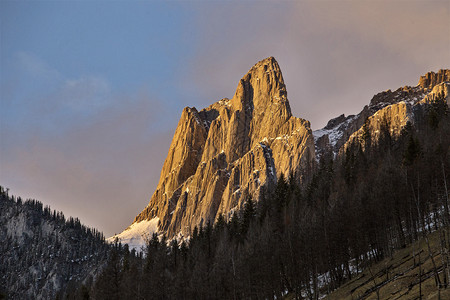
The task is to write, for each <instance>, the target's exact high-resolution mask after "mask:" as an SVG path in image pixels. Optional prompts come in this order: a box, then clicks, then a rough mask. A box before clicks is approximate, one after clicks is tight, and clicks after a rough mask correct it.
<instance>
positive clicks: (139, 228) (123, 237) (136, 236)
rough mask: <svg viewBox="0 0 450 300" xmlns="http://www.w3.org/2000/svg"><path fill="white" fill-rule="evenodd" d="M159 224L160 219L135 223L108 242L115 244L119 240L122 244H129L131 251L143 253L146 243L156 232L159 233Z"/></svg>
mask: <svg viewBox="0 0 450 300" xmlns="http://www.w3.org/2000/svg"><path fill="white" fill-rule="evenodd" d="M158 223H159V218H158V217H155V218H153V219H151V220H144V221H141V222H139V223H133V224H131V226H130V227H128V228H127V229H125V230H124V231H123V232H122V233H119V234H116V235H114V236H112V237H110V238H108V239H107V240H106V241H107V242H109V243H114V240H115V239H116V238H118V239H119V241H120V242H121V243H122V244H128V247H129V248H130V250H131V249H136V251H138V252H139V251H142V248H143V247H145V245H146V241H147V240H148V239H149V238H151V236H152V234H153V233H154V232H157V231H158Z"/></svg>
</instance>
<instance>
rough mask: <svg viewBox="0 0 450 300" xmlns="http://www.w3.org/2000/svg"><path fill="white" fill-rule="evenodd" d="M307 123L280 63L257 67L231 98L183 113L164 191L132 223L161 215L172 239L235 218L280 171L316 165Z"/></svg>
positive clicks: (268, 61) (161, 227)
mask: <svg viewBox="0 0 450 300" xmlns="http://www.w3.org/2000/svg"><path fill="white" fill-rule="evenodd" d="M314 157H315V155H314V140H313V137H312V134H311V129H310V124H309V122H308V121H306V120H303V119H299V118H295V117H293V116H292V114H291V109H290V106H289V102H288V99H287V93H286V86H285V84H284V80H283V75H282V74H281V70H280V66H279V65H278V63H277V61H276V60H275V58H273V57H269V58H266V59H264V60H261V61H260V62H258V63H257V64H255V65H254V66H253V67H252V68H251V69H250V70H249V71H248V73H247V74H245V75H244V76H243V77H242V79H241V80H240V81H239V83H238V87H237V89H236V92H235V94H234V96H233V98H232V99H230V100H229V99H226V98H225V99H222V100H220V101H218V102H216V103H214V104H212V105H211V106H209V107H207V108H205V109H203V110H201V111H200V112H198V111H197V110H196V109H195V108H189V107H187V108H185V109H184V110H183V112H182V115H181V118H180V121H179V123H178V127H177V129H176V131H175V134H174V137H173V140H172V143H171V146H170V149H169V152H168V155H167V158H166V160H165V162H164V166H163V168H162V171H161V176H160V180H159V184H158V187H157V189H156V191H155V192H154V194H153V196H152V198H151V199H150V203H149V204H148V206H147V207H146V208H145V209H144V210H143V211H142V212H141V213H140V214H139V215H138V216H137V217H136V218H135V220H134V222H141V221H145V220H155V219H156V218H159V220H160V224H159V227H158V230H159V231H160V232H164V233H166V234H167V235H168V236H169V237H173V236H174V235H176V234H179V233H181V234H183V235H188V234H189V232H190V231H191V230H192V229H193V228H194V226H198V225H205V224H206V222H208V221H210V222H214V220H215V219H216V218H217V217H218V215H219V214H224V215H226V216H230V214H231V213H232V212H233V211H235V210H236V209H239V208H240V207H241V206H242V205H243V203H244V201H245V199H246V197H247V196H251V197H252V198H253V199H255V200H258V199H259V195H260V191H261V188H262V187H264V186H270V185H273V184H274V183H275V182H276V180H277V176H279V175H280V174H281V173H284V174H289V173H291V172H296V173H297V174H298V176H299V177H300V174H301V173H302V172H303V173H304V172H306V170H308V169H310V168H311V167H312V164H313V163H314Z"/></svg>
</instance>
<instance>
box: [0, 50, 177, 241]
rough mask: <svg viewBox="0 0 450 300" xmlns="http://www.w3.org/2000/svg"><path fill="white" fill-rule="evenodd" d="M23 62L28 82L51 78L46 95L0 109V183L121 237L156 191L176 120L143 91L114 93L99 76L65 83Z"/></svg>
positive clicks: (38, 64) (41, 66) (42, 66)
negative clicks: (43, 76) (0, 115)
mask: <svg viewBox="0 0 450 300" xmlns="http://www.w3.org/2000/svg"><path fill="white" fill-rule="evenodd" d="M22 56H23V57H27V58H29V57H32V58H33V59H32V60H31V59H30V60H29V61H32V62H36V63H27V64H26V65H27V66H28V68H27V69H26V70H27V72H29V73H32V75H33V76H34V75H36V76H37V75H38V74H58V76H53V77H52V76H48V77H47V78H46V80H45V81H46V82H47V83H48V85H51V86H52V87H53V88H52V89H50V90H48V91H47V92H45V91H42V93H40V94H39V95H38V97H32V96H33V91H36V89H31V90H30V91H29V94H30V95H29V97H28V96H22V97H16V98H14V101H9V103H8V105H7V106H6V110H5V111H4V113H5V114H8V113H9V112H11V115H14V116H15V117H14V118H2V120H1V127H2V131H1V146H0V148H1V151H0V153H1V155H0V165H1V167H0V182H1V184H2V185H6V186H8V187H9V188H11V191H12V192H13V193H15V194H17V195H22V196H23V197H33V198H37V199H39V200H41V201H43V202H44V203H45V204H47V205H51V207H52V208H53V209H58V210H62V211H63V212H64V213H65V214H66V215H72V216H78V217H81V219H82V221H83V222H85V223H86V224H88V225H90V226H94V227H96V228H98V229H100V230H103V231H104V232H105V234H106V235H112V234H114V233H116V232H117V233H118V232H121V231H122V230H123V229H124V228H126V226H128V225H129V224H130V223H131V221H132V219H133V218H134V216H136V215H137V214H138V213H139V212H140V211H141V210H142V208H143V207H144V206H145V205H146V204H147V202H148V201H149V199H150V196H151V193H152V192H153V190H154V189H155V188H156V184H157V182H158V179H159V172H160V170H161V168H162V164H163V162H164V158H165V155H166V154H167V149H168V148H169V143H170V140H171V137H172V135H173V132H174V127H175V126H176V121H177V119H174V114H171V113H169V112H170V108H169V107H168V106H167V104H166V102H165V101H162V100H160V99H159V97H158V96H156V95H154V94H152V93H151V92H150V91H148V90H147V89H146V88H145V87H142V88H140V89H138V90H137V91H132V92H120V93H119V92H117V91H113V89H112V88H111V86H110V84H109V82H108V80H107V79H105V78H103V77H100V76H94V75H82V76H79V77H78V78H65V77H64V76H62V75H61V74H60V73H59V72H57V71H56V70H54V69H52V68H51V67H49V66H48V64H46V63H45V62H44V61H42V60H39V59H37V58H36V57H35V56H32V55H22ZM33 65H34V66H35V67H32V66H33ZM49 70H50V71H49ZM20 84H22V85H23V84H26V81H22V82H20ZM19 87H20V85H19ZM18 111H20V113H19V112H18ZM175 118H176V117H175Z"/></svg>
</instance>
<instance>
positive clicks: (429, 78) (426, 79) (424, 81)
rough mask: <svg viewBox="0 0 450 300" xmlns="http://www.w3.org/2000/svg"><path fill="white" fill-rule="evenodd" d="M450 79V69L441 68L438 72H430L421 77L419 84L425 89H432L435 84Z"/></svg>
mask: <svg viewBox="0 0 450 300" xmlns="http://www.w3.org/2000/svg"><path fill="white" fill-rule="evenodd" d="M445 81H450V70H448V69H447V70H442V69H441V70H439V71H438V72H437V73H434V72H428V73H427V74H425V75H423V76H421V77H420V79H419V84H418V85H419V86H420V87H422V88H424V89H430V90H431V89H432V88H433V87H434V86H435V85H438V84H440V83H442V82H445Z"/></svg>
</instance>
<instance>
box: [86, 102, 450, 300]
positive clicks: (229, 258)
mask: <svg viewBox="0 0 450 300" xmlns="http://www.w3.org/2000/svg"><path fill="white" fill-rule="evenodd" d="M420 110H422V111H420ZM449 121H450V117H449V114H448V106H447V105H446V103H445V102H444V99H443V97H440V98H437V99H436V100H435V101H434V102H433V103H432V104H431V105H427V106H423V107H419V108H418V111H416V112H415V122H414V124H412V123H408V124H407V125H406V126H405V127H404V128H403V130H402V132H401V134H400V136H399V137H396V136H393V135H392V134H391V129H390V121H389V120H387V119H385V120H382V126H381V129H380V134H379V138H378V140H376V141H375V140H373V139H372V138H371V132H370V131H366V132H364V130H363V134H362V135H361V136H360V138H359V139H357V140H355V141H354V142H353V143H352V144H351V145H350V146H349V147H348V148H347V150H346V151H345V152H344V153H342V155H339V156H337V157H334V155H333V154H332V153H326V154H324V155H322V156H321V159H320V162H319V163H318V166H317V168H316V170H315V172H314V174H313V175H312V176H311V177H310V179H309V180H308V182H306V183H304V184H302V185H301V184H299V182H298V181H297V180H296V178H297V177H296V176H295V174H289V175H288V176H287V178H285V176H284V175H281V176H280V178H279V179H278V181H277V184H276V186H275V188H274V189H273V190H270V191H269V190H266V191H264V192H263V193H262V197H261V199H259V201H258V202H255V201H253V200H252V199H250V198H249V199H247V201H246V203H245V206H244V209H243V210H242V211H240V212H236V213H234V214H233V216H232V217H231V218H230V219H229V220H226V219H225V218H224V217H223V216H219V217H218V219H217V220H216V222H215V223H214V224H210V223H208V224H207V225H206V226H204V227H200V228H197V227H196V228H194V230H193V232H192V233H191V237H190V239H189V240H187V241H177V240H176V239H173V240H171V241H170V242H168V241H167V239H166V237H164V236H162V237H158V236H157V235H156V234H155V235H153V237H152V238H151V239H150V240H149V241H148V243H147V245H146V248H145V253H144V255H142V254H138V253H137V252H136V251H134V250H133V251H130V250H129V249H128V246H127V245H125V246H122V245H121V244H120V243H119V242H116V243H115V244H114V245H113V246H112V250H111V251H110V252H109V255H108V262H107V264H106V266H105V268H104V270H103V272H102V273H101V274H100V275H99V276H98V278H97V280H96V282H95V283H94V284H93V285H91V286H83V288H82V289H81V288H80V289H79V290H78V291H77V293H78V294H77V295H78V296H80V293H81V291H82V292H83V297H87V298H89V297H92V298H94V299H112V298H114V299H265V298H275V297H276V298H281V297H283V296H284V295H286V294H288V293H289V294H290V295H293V297H294V298H296V299H304V298H307V299H318V298H319V295H321V294H326V293H328V292H329V291H332V290H333V289H335V288H337V287H339V286H340V285H341V284H343V283H344V282H345V281H346V280H349V279H351V278H352V277H353V276H355V275H356V274H358V273H359V272H361V270H363V269H365V268H366V267H368V266H369V265H370V264H371V263H373V262H376V261H379V260H381V259H383V258H385V257H389V256H392V254H393V252H394V251H395V249H399V248H403V247H405V246H406V245H407V244H410V243H413V242H415V241H417V240H419V239H421V238H426V235H427V233H429V232H431V231H436V230H440V232H441V257H442V260H443V261H444V263H443V264H442V266H443V269H440V270H438V269H437V268H436V267H435V270H434V271H435V275H434V276H435V281H436V288H437V289H443V288H448V284H449V255H448V253H449V248H450V247H449V240H450V233H449V199H448V198H449V192H448V184H449V180H448V177H449V175H448V174H449V169H450V162H449V160H450V157H449V155H450V153H449V149H450V128H449V126H450V122H449ZM428 255H430V256H431V258H432V259H433V254H432V253H431V251H430V253H428Z"/></svg>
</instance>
